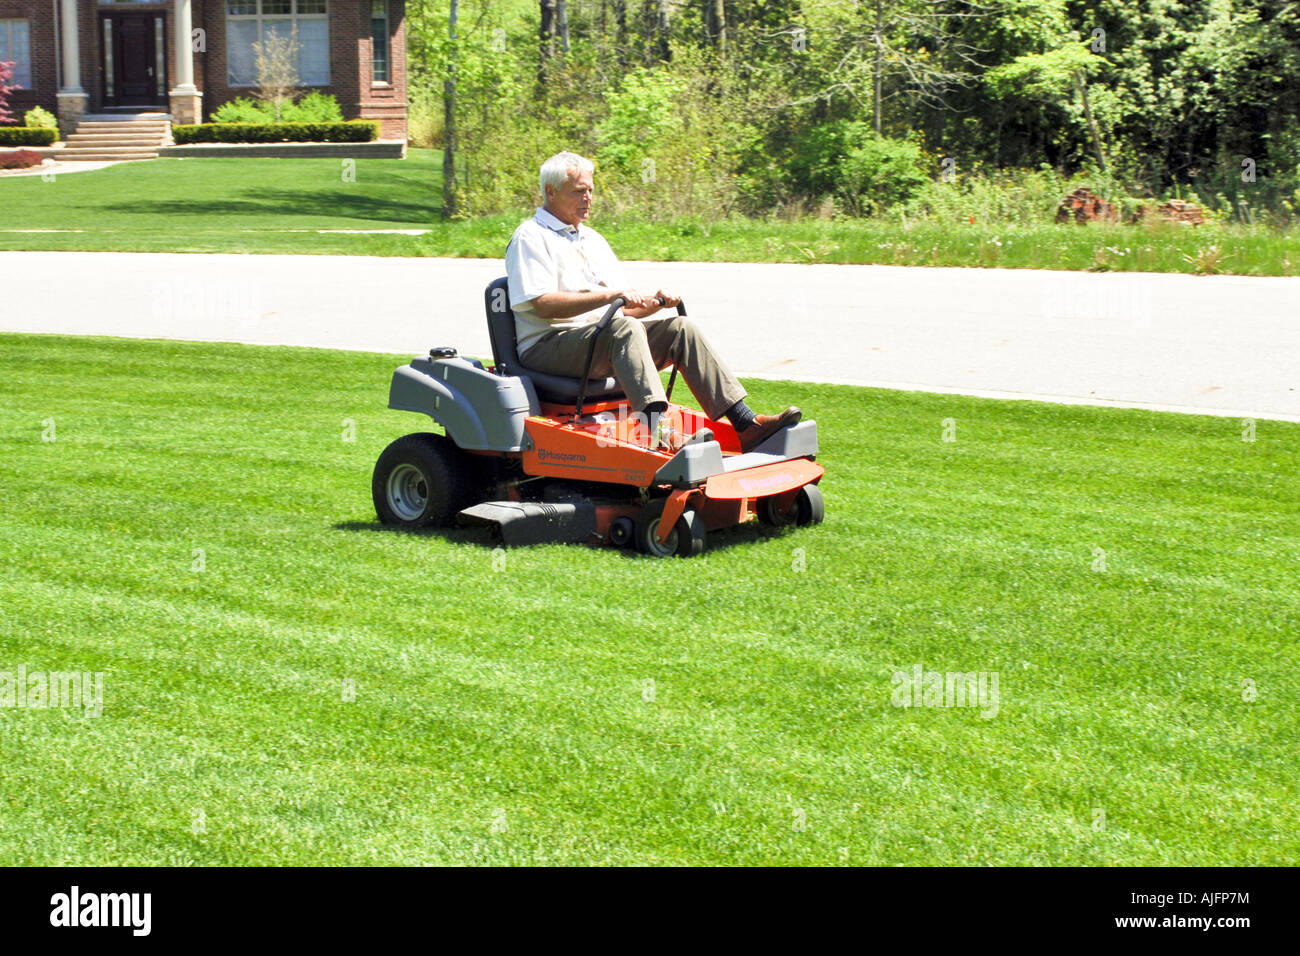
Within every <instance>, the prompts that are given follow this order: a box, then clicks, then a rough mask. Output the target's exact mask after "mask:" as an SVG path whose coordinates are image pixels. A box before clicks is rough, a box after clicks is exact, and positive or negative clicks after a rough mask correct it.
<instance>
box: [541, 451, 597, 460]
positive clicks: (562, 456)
mask: <svg viewBox="0 0 1300 956" xmlns="http://www.w3.org/2000/svg"><path fill="white" fill-rule="evenodd" d="M537 457H538V459H539V460H541V461H558V462H572V461H586V460H587V456H586V455H577V454H574V453H572V452H567V451H551V450H550V449H549V448H539V449H537Z"/></svg>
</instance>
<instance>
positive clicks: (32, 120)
mask: <svg viewBox="0 0 1300 956" xmlns="http://www.w3.org/2000/svg"><path fill="white" fill-rule="evenodd" d="M23 125H25V126H27V127H29V128H31V127H36V128H40V129H54V130H57V129H58V128H59V120H58V117H56V116H55V115H54V114H53V113H51V112H50V111H49V110H46V109H42V108H41V107H39V106H35V107H32V108H31V109H29V110H28V111H27V112H26V113H24V114H23Z"/></svg>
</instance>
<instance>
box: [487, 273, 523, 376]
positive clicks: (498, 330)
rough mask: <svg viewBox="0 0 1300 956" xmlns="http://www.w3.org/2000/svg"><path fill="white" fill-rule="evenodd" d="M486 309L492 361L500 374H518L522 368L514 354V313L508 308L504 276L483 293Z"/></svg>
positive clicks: (508, 302) (493, 282) (508, 291)
mask: <svg viewBox="0 0 1300 956" xmlns="http://www.w3.org/2000/svg"><path fill="white" fill-rule="evenodd" d="M483 305H484V308H486V309H487V324H488V338H489V339H491V340H492V361H494V362H495V363H496V366H497V373H498V374H500V375H518V374H519V372H520V371H521V370H522V369H523V366H522V365H521V364H520V362H519V356H518V355H516V354H515V313H514V310H513V309H511V308H510V289H509V287H508V285H507V281H506V277H505V276H502V277H501V278H500V279H494V280H493V281H492V282H491V284H489V285H488V287H487V290H486V291H485V292H484V293H483Z"/></svg>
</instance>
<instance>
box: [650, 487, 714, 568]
mask: <svg viewBox="0 0 1300 956" xmlns="http://www.w3.org/2000/svg"><path fill="white" fill-rule="evenodd" d="M665 501H666V499H664V498H658V499H656V500H654V501H651V502H649V503H648V504H647V505H646V506H645V507H644V508H642V509H641V514H639V515H638V516H637V519H636V548H637V550H638V551H640V552H641V553H642V554H648V555H651V556H653V557H656V558H667V557H670V556H672V555H676V556H677V557H679V558H689V557H693V556H695V555H697V554H703V553H704V519H703V518H701V517H700V516H699V515H698V514H697V513H696V511H695V509H694V508H687V509H686V510H685V511H683V512H682V516H681V517H680V518H678V519H677V524H676V525H674V526H673V530H672V531H670V532H669V534H668V538H667V540H665V541H663V542H662V543H661V542H660V541H658V540H657V538H658V535H659V519H660V518H661V517H663V513H664V502H665Z"/></svg>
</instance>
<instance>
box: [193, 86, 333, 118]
mask: <svg viewBox="0 0 1300 956" xmlns="http://www.w3.org/2000/svg"><path fill="white" fill-rule="evenodd" d="M280 116H281V123H341V122H343V112H342V110H341V109H340V108H339V102H338V100H336V99H335V98H334V97H333V96H332V95H329V94H325V93H321V92H320V91H319V90H312V91H311V92H310V93H308V94H307V95H306V96H304V97H303V98H302V99H300V100H298V101H297V102H294V101H292V100H290V101H286V102H285V103H283V104H282V105H281V108H280ZM212 122H214V123H239V124H245V125H264V124H272V123H274V122H275V112H274V110H273V109H272V107H271V105H270V104H268V103H266V102H265V101H263V100H254V99H249V98H248V97H245V96H240V97H236V98H235V99H233V100H230V101H229V102H226V103H223V104H221V106H220V107H218V109H217V110H216V112H214V113H213V114H212Z"/></svg>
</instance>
